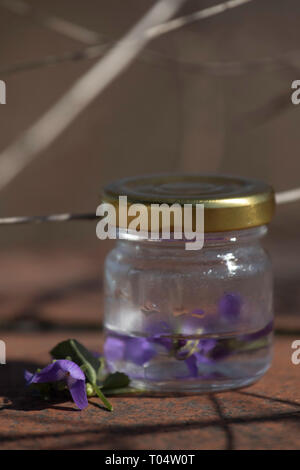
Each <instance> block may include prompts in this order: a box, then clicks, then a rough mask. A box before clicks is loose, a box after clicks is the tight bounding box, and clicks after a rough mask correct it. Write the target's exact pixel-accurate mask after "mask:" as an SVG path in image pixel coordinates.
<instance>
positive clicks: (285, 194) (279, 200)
mask: <svg viewBox="0 0 300 470" xmlns="http://www.w3.org/2000/svg"><path fill="white" fill-rule="evenodd" d="M275 200H276V204H286V203H288V202H295V201H299V200H300V188H295V189H289V190H287V191H280V192H279V193H276V194H275Z"/></svg>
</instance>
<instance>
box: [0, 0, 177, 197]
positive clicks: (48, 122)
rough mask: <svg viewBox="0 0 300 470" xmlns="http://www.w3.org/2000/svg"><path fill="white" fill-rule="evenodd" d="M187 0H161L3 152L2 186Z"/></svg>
mask: <svg viewBox="0 0 300 470" xmlns="http://www.w3.org/2000/svg"><path fill="white" fill-rule="evenodd" d="M184 2H185V0H159V1H158V2H157V3H156V4H155V5H154V6H153V7H152V8H151V9H150V10H149V11H148V12H147V13H146V14H145V16H144V17H143V18H142V19H141V20H140V21H139V22H138V23H137V24H136V25H135V26H134V27H133V28H132V29H131V30H130V31H129V33H127V34H126V35H125V36H124V37H123V38H122V39H121V40H120V41H119V42H117V43H116V45H115V46H114V47H113V48H112V49H111V50H110V51H109V52H108V53H107V54H106V55H105V56H104V57H103V58H102V59H100V60H99V61H98V62H96V64H95V65H93V66H92V67H91V69H89V70H88V71H87V72H86V73H85V74H84V75H83V76H82V77H81V78H79V79H78V80H77V81H76V82H75V84H74V85H73V86H72V87H71V88H70V89H69V90H68V91H67V92H66V94H65V95H64V96H63V97H62V98H61V99H60V100H59V101H58V102H57V103H56V104H54V106H53V107H52V108H50V110H49V111H47V112H46V113H45V114H44V115H43V116H42V117H41V118H39V119H38V121H37V122H36V123H35V124H33V126H32V127H30V128H29V129H28V130H27V131H25V133H24V134H23V135H22V136H21V137H20V138H19V139H17V140H16V142H14V143H13V144H12V145H11V146H9V147H8V148H7V149H5V150H4V151H3V152H2V153H1V155H0V189H3V188H4V187H5V186H7V184H9V183H10V181H11V180H12V179H13V178H15V177H16V176H17V175H18V174H19V173H20V172H21V171H22V169H23V168H25V167H26V166H27V165H28V164H29V163H30V162H31V161H32V160H33V159H34V158H35V156H36V155H38V154H39V153H40V152H41V151H42V150H45V149H46V148H47V147H49V145H51V144H52V143H53V142H54V140H55V139H56V138H57V137H58V136H60V135H61V134H62V132H63V131H64V130H65V129H66V128H67V127H68V126H69V125H70V124H71V123H72V122H73V121H74V119H75V118H76V117H77V116H78V115H79V114H80V113H81V112H82V111H83V110H84V109H85V108H86V107H87V106H88V105H89V104H90V103H91V102H92V101H93V100H94V99H95V98H96V96H98V95H99V94H100V93H101V92H102V91H103V90H104V89H106V87H107V86H108V85H109V84H110V83H111V82H112V81H113V80H114V79H115V78H116V77H117V76H118V75H119V74H120V73H121V72H123V70H124V69H126V68H127V67H128V66H129V65H130V64H131V62H132V61H133V60H134V59H135V57H136V56H137V55H138V54H139V52H140V51H141V50H142V49H143V48H144V47H145V45H146V44H147V43H148V42H149V40H150V39H149V38H148V37H147V36H146V35H145V31H147V30H148V28H151V27H153V26H154V25H157V24H158V23H159V22H160V21H166V20H167V19H169V18H170V17H171V16H173V15H174V14H175V13H176V11H177V10H178V9H179V8H180V7H181V6H182V5H183V3H184Z"/></svg>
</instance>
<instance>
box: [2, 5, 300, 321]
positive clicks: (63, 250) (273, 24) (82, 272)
mask: <svg viewBox="0 0 300 470" xmlns="http://www.w3.org/2000/svg"><path fill="white" fill-rule="evenodd" d="M154 3H155V2H154V1H153V0H126V1H121V0H110V1H104V0H85V1H82V0H72V1H71V0H52V1H51V2H50V1H49V0H25V2H23V1H19V0H1V1H0V56H1V62H0V79H2V80H5V82H6V86H7V104H6V105H1V106H0V153H1V151H3V150H4V149H5V148H6V147H7V146H8V145H9V144H11V143H12V142H14V141H15V139H16V138H17V137H19V136H20V135H21V133H22V132H23V131H25V130H26V129H28V128H29V127H30V126H31V125H32V124H33V123H34V122H35V121H36V120H37V119H38V118H39V117H40V116H41V115H42V114H43V113H44V112H45V111H47V110H48V109H49V108H50V107H51V106H52V105H53V104H54V103H55V102H56V101H57V100H58V99H59V98H60V97H62V96H63V95H64V94H65V93H66V92H67V90H68V89H69V88H70V86H71V85H72V84H73V83H74V81H75V80H76V79H78V78H79V77H80V76H82V75H83V74H84V73H85V72H86V71H87V70H88V69H89V68H90V67H91V66H92V65H93V63H94V62H95V61H96V60H98V59H99V58H98V57H97V58H94V59H91V58H86V57H83V55H84V54H83V51H85V49H86V48H88V47H91V46H93V45H95V44H107V43H111V42H114V41H116V40H117V39H119V38H121V37H122V35H123V34H125V33H126V32H127V30H128V29H129V28H130V27H131V26H132V25H133V24H134V23H135V22H136V21H138V19H139V18H140V17H141V16H142V15H143V14H144V13H145V12H146V11H147V9H149V8H150V6H151V5H153V4H154ZM217 3H218V1H215V0H187V1H186V3H185V6H184V7H183V8H182V9H181V10H180V11H179V12H178V13H177V15H176V16H182V15H187V14H189V13H192V12H195V11H197V10H201V9H203V8H206V7H209V6H212V5H215V4H217ZM299 14H300V4H299V1H297V0H286V1H284V2H283V1H281V0H253V1H251V2H249V3H247V4H245V5H241V6H240V7H237V8H234V9H232V10H229V11H226V12H224V13H222V14H219V15H216V16H213V17H211V18H207V19H204V20H202V21H197V22H194V23H192V24H190V25H188V26H185V27H183V28H180V29H177V30H176V31H173V32H170V33H168V34H165V35H163V36H161V37H159V38H157V39H155V40H153V41H152V42H150V44H149V45H148V46H147V48H146V49H145V51H144V52H143V53H142V54H141V55H140V56H139V57H138V58H137V59H136V60H135V61H134V63H133V64H132V65H131V66H130V67H129V68H128V69H127V70H126V71H124V73H122V74H121V75H120V76H119V77H118V78H117V79H116V80H114V81H113V83H111V84H110V86H109V87H107V88H106V90H105V91H104V92H103V93H102V94H101V95H100V96H99V97H97V98H96V99H94V100H93V102H92V103H91V104H90V105H89V106H88V107H87V109H86V110H85V111H84V112H82V113H81V114H80V116H79V117H78V118H77V119H76V120H75V121H74V122H73V123H72V125H71V126H70V127H68V129H67V130H66V131H65V132H63V133H62V135H61V136H60V137H59V138H58V139H56V140H55V141H54V142H53V143H52V144H51V146H50V147H49V148H48V149H47V150H45V151H43V152H41V154H39V155H38V156H37V158H35V159H34V160H33V161H32V162H31V163H30V164H29V165H27V166H26V167H25V169H24V170H23V171H21V172H20V173H19V174H18V176H17V177H16V178H15V179H14V180H13V181H11V183H10V184H9V185H7V186H6V187H5V188H4V189H3V190H2V191H1V197H0V214H1V217H4V216H13V215H39V214H51V213H61V212H94V211H95V209H96V207H97V205H98V204H99V200H100V197H99V195H100V193H101V188H102V186H103V185H104V184H106V183H107V182H109V181H111V180H114V179H118V178H121V177H125V176H131V175H137V174H147V173H156V172H166V171H167V172H170V171H188V172H220V173H228V174H234V175H241V176H244V177H255V178H259V179H263V180H265V181H267V182H269V183H271V184H272V185H273V186H274V188H275V190H276V191H281V190H285V189H292V188H294V187H297V186H299V183H300V178H299V172H300V160H299V129H300V106H299V107H297V106H294V105H293V104H292V103H291V98H290V97H291V83H292V81H293V80H296V79H300V72H299V64H300V28H299ZM53 18H55V21H53ZM64 22H67V26H66V23H64ZM53 24H54V25H55V24H56V27H53ZM70 24H71V25H73V26H72V27H73V29H72V27H70ZM57 25H60V26H59V27H57ZM79 27H80V28H82V29H80V28H79ZM76 28H77V29H76ZM58 29H60V31H58ZM74 31H75V33H74ZM76 31H77V32H76ZM298 44H299V45H298ZM68 56H69V59H67V57H68ZM71 57H72V59H71ZM74 59H76V60H74ZM45 61H47V63H48V65H46V64H45ZM0 159H1V155H0ZM299 208H300V202H295V203H291V204H286V205H282V206H280V207H279V208H278V210H277V214H276V217H275V219H274V222H273V223H272V224H271V227H270V233H269V236H268V238H267V239H266V241H265V243H266V247H267V249H268V250H269V251H270V253H271V256H272V258H273V262H274V270H275V287H276V289H275V310H276V312H277V313H278V314H279V316H278V328H291V329H294V328H299V329H300V320H299V318H300V315H299V309H300V294H299V289H298V286H299V279H300V266H299V261H300V257H299V255H300V244H299V234H300V211H299ZM95 225H96V224H95V223H94V222H71V223H61V224H42V225H22V226H10V227H3V226H1V227H0V249H1V253H0V300H1V302H0V324H2V327H3V328H6V329H7V328H12V327H14V326H19V327H22V328H30V327H32V326H34V327H38V328H42V327H45V328H50V327H53V326H55V327H58V326H59V327H61V328H64V327H65V326H66V325H68V327H69V326H70V327H76V328H77V327H78V328H81V327H89V328H94V327H96V325H97V322H98V318H99V315H100V312H101V292H100V289H99V278H101V271H102V266H103V259H104V256H105V253H106V252H107V251H108V250H109V249H110V248H111V242H100V241H99V240H98V239H97V238H96V233H95ZM100 282H101V281H100ZM280 314H284V320H283V319H282V318H283V316H282V315H281V317H280Z"/></svg>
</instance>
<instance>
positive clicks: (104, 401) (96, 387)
mask: <svg viewBox="0 0 300 470" xmlns="http://www.w3.org/2000/svg"><path fill="white" fill-rule="evenodd" d="M93 387H94V390H95V393H96V394H97V396H98V397H99V398H100V400H101V401H102V403H103V404H104V405H105V406H106V408H107V409H108V410H109V411H112V410H113V407H112V405H111V403H109V401H108V399H107V398H106V397H105V396H104V395H103V393H102V392H101V390H100V388H99V387H98V385H96V384H93Z"/></svg>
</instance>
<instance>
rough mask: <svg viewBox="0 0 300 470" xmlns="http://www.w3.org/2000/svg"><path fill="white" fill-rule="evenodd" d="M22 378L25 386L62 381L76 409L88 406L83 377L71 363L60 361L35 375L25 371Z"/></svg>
mask: <svg viewBox="0 0 300 470" xmlns="http://www.w3.org/2000/svg"><path fill="white" fill-rule="evenodd" d="M24 376H25V380H26V382H27V385H31V384H37V383H52V382H61V381H64V382H65V383H66V385H67V387H68V389H69V391H70V393H71V396H72V398H73V401H74V403H76V405H77V406H78V408H79V409H81V410H82V409H84V408H86V407H87V406H88V401H87V395H86V385H85V375H84V373H83V371H82V370H81V369H80V367H79V366H78V365H77V364H75V363H74V362H72V361H69V360H67V359H60V360H57V361H55V362H53V363H51V364H49V365H48V366H46V367H44V369H42V370H41V371H40V372H36V373H35V374H31V373H30V372H28V371H25V374H24Z"/></svg>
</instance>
